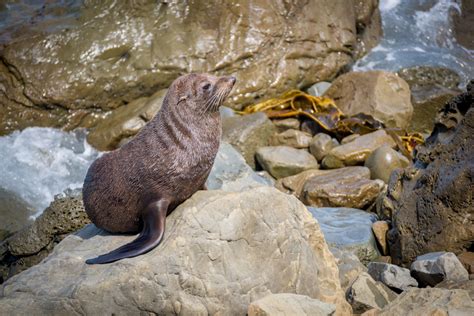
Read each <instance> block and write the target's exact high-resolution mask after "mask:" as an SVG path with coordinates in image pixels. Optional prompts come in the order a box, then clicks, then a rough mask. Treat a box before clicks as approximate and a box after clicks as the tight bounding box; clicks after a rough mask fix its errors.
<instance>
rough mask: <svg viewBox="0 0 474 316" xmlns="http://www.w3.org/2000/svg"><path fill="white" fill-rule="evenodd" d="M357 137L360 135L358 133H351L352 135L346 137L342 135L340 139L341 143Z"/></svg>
mask: <svg viewBox="0 0 474 316" xmlns="http://www.w3.org/2000/svg"><path fill="white" fill-rule="evenodd" d="M357 137H360V134H352V135H349V136H346V137H344V138H343V139H341V145H344V144H347V143H350V142H352V141H353V140H354V139H356V138H357Z"/></svg>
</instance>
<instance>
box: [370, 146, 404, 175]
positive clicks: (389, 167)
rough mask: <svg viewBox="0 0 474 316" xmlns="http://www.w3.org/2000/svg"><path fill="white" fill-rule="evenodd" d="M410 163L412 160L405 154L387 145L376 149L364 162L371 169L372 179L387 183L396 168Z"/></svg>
mask: <svg viewBox="0 0 474 316" xmlns="http://www.w3.org/2000/svg"><path fill="white" fill-rule="evenodd" d="M409 164H410V161H409V160H408V159H407V158H406V157H405V156H403V155H402V154H400V153H399V152H397V151H395V150H393V149H392V148H391V147H390V146H387V145H384V146H380V147H379V148H377V149H376V150H374V151H373V152H372V153H371V154H370V155H369V156H368V157H367V159H366V160H365V163H364V165H365V166H366V167H367V168H369V169H370V177H371V178H372V179H380V180H382V181H383V182H385V183H388V180H389V179H390V175H391V174H392V172H393V171H394V170H395V169H398V168H405V167H408V165H409Z"/></svg>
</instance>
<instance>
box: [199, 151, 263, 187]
mask: <svg viewBox="0 0 474 316" xmlns="http://www.w3.org/2000/svg"><path fill="white" fill-rule="evenodd" d="M262 185H270V183H269V182H268V181H267V180H266V179H264V178H263V177H261V176H259V175H258V174H256V173H255V171H253V170H252V168H250V167H249V165H247V164H246V163H245V160H244V158H243V157H242V155H240V153H239V152H237V150H235V149H234V147H232V146H231V145H229V144H227V143H225V142H222V143H221V145H220V147H219V151H218V152H217V155H216V160H215V161H214V165H213V166H212V169H211V173H210V174H209V178H207V181H206V186H207V189H208V190H223V191H242V190H245V189H249V188H254V187H258V186H262Z"/></svg>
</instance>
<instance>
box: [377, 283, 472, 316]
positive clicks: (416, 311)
mask: <svg viewBox="0 0 474 316" xmlns="http://www.w3.org/2000/svg"><path fill="white" fill-rule="evenodd" d="M473 313H474V303H473V301H472V300H471V299H470V297H469V294H468V293H467V292H466V291H464V290H445V289H430V288H427V289H418V288H410V289H408V290H406V291H405V292H403V293H402V294H400V295H399V296H398V297H397V298H396V299H395V300H394V301H392V302H391V303H390V304H388V305H386V306H385V307H384V308H383V309H382V310H381V311H379V312H377V313H376V315H380V316H391V315H430V316H438V315H466V316H468V315H472V314H473Z"/></svg>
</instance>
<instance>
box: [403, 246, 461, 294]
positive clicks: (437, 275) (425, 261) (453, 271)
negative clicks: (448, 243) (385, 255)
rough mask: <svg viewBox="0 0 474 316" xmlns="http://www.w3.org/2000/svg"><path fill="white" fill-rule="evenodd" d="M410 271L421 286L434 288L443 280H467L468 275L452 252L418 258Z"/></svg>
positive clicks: (434, 253)
mask: <svg viewBox="0 0 474 316" xmlns="http://www.w3.org/2000/svg"><path fill="white" fill-rule="evenodd" d="M410 270H411V274H412V275H413V276H414V277H415V278H416V279H417V280H418V282H419V283H420V285H421V286H428V285H429V286H435V285H436V284H438V283H440V282H441V281H444V280H450V281H456V282H460V281H467V280H469V273H468V272H467V270H466V269H465V268H464V266H463V264H462V263H461V262H460V261H459V259H458V257H456V255H455V254H454V253H452V252H432V253H427V254H425V255H423V256H419V257H417V258H416V260H415V262H413V263H412V264H411V267H410Z"/></svg>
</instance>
